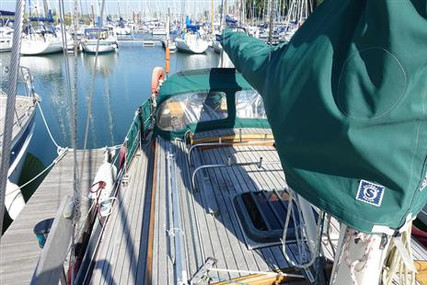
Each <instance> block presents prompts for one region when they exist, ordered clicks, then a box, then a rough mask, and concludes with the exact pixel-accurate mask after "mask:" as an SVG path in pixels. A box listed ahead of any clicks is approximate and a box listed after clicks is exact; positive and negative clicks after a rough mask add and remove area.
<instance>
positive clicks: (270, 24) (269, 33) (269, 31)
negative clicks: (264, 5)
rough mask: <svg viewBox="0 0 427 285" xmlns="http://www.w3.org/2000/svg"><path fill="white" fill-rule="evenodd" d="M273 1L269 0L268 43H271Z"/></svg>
mask: <svg viewBox="0 0 427 285" xmlns="http://www.w3.org/2000/svg"><path fill="white" fill-rule="evenodd" d="M274 1H275V0H270V5H269V6H270V23H269V24H268V26H269V29H268V42H269V44H270V45H272V44H273V28H274V27H273V18H274Z"/></svg>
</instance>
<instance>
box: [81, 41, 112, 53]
mask: <svg viewBox="0 0 427 285" xmlns="http://www.w3.org/2000/svg"><path fill="white" fill-rule="evenodd" d="M96 46H97V40H93V41H86V42H82V47H83V50H84V51H85V52H88V53H96ZM116 50H117V44H116V42H115V41H103V40H100V41H99V47H98V53H107V52H113V51H116Z"/></svg>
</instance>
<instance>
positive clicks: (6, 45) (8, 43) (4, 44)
mask: <svg viewBox="0 0 427 285" xmlns="http://www.w3.org/2000/svg"><path fill="white" fill-rule="evenodd" d="M11 50H12V39H0V52H7V51H11Z"/></svg>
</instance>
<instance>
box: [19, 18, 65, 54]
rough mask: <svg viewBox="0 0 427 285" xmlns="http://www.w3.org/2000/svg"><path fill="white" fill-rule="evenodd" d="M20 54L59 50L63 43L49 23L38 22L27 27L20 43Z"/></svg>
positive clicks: (45, 52) (46, 52)
mask: <svg viewBox="0 0 427 285" xmlns="http://www.w3.org/2000/svg"><path fill="white" fill-rule="evenodd" d="M21 45H22V46H21V54H22V55H43V54H50V53H56V52H61V51H62V49H63V43H62V39H61V37H60V36H58V35H57V33H56V31H55V28H54V27H53V26H51V25H45V24H38V25H30V26H28V27H27V33H25V34H24V35H23V38H22V44H21Z"/></svg>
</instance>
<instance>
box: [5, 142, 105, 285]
mask: <svg viewBox="0 0 427 285" xmlns="http://www.w3.org/2000/svg"><path fill="white" fill-rule="evenodd" d="M82 158H83V151H81V150H77V159H78V161H81V160H82ZM103 160H104V151H103V150H102V149H96V150H87V151H86V154H85V161H84V165H85V166H84V173H83V177H82V178H81V181H82V183H81V189H82V190H85V189H88V188H89V186H90V185H91V184H92V180H93V178H94V177H95V174H96V171H97V168H98V167H99V166H100V165H101V164H102V162H103ZM72 173H73V152H72V151H69V152H68V154H67V155H66V156H65V157H64V158H63V159H62V160H61V161H60V162H59V163H58V164H57V165H56V166H55V167H54V168H53V169H52V170H51V171H50V172H49V174H48V175H47V177H46V178H45V179H44V181H43V182H42V184H41V185H40V186H39V188H38V190H37V191H36V192H35V193H34V194H33V196H32V197H31V199H30V200H29V201H28V202H27V204H26V206H25V208H24V209H23V210H22V212H21V213H20V214H19V216H18V217H17V219H16V220H15V221H14V222H13V223H12V225H11V226H10V227H9V228H8V229H7V231H6V232H5V233H4V235H3V236H2V239H1V245H0V284H10V285H13V284H28V283H29V282H30V280H31V277H32V275H33V272H34V269H35V267H36V264H37V261H38V259H39V256H40V252H41V249H40V248H39V246H38V243H37V239H36V236H35V235H34V233H33V228H34V226H35V225H36V224H37V223H38V222H40V221H42V220H44V219H48V218H52V217H54V216H55V214H56V212H57V210H58V207H59V206H60V204H61V202H62V200H63V199H64V197H65V196H67V195H69V196H72V194H73V175H72Z"/></svg>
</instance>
